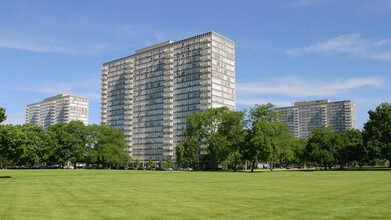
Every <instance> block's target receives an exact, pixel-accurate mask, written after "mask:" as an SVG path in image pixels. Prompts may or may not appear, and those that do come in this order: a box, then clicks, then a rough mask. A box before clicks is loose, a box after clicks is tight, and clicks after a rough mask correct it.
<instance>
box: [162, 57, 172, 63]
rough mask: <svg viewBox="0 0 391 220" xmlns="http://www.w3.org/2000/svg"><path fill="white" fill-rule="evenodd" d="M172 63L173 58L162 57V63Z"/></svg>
mask: <svg viewBox="0 0 391 220" xmlns="http://www.w3.org/2000/svg"><path fill="white" fill-rule="evenodd" d="M172 63H174V59H173V58H167V57H166V59H164V64H172Z"/></svg>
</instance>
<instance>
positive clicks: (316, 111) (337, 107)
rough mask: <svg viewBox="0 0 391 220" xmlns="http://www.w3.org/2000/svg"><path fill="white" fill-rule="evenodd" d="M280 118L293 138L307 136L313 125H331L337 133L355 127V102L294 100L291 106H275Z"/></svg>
mask: <svg viewBox="0 0 391 220" xmlns="http://www.w3.org/2000/svg"><path fill="white" fill-rule="evenodd" d="M276 110H277V111H279V112H280V120H281V122H283V123H287V124H288V125H289V127H290V128H291V133H292V134H293V135H294V136H295V138H307V137H309V136H311V132H312V130H313V129H314V128H315V127H321V126H323V125H324V126H326V127H331V128H332V129H333V130H334V131H336V132H337V133H342V132H343V131H345V130H348V129H355V128H357V113H356V103H354V102H352V101H350V100H347V101H338V102H331V101H330V100H329V99H322V100H315V101H307V102H306V101H302V102H295V103H294V105H293V106H291V107H284V108H276Z"/></svg>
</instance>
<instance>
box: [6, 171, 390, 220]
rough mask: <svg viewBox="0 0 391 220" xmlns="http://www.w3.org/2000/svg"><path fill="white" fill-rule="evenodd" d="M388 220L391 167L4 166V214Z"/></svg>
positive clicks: (17, 216)
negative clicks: (133, 168) (190, 168)
mask: <svg viewBox="0 0 391 220" xmlns="http://www.w3.org/2000/svg"><path fill="white" fill-rule="evenodd" d="M335 218H336V219H370V218H379V219H390V218H391V170H376V171H374V170H371V171H275V172H257V173H245V172H238V173H233V172H168V171H127V170H0V219H335Z"/></svg>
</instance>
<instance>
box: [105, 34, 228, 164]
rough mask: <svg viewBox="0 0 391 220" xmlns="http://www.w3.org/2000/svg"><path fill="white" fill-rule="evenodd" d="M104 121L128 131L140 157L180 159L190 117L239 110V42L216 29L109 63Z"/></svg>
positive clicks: (131, 149)
mask: <svg viewBox="0 0 391 220" xmlns="http://www.w3.org/2000/svg"><path fill="white" fill-rule="evenodd" d="M101 70H102V101H101V104H102V105H101V106H102V107H101V123H102V124H106V125H109V126H114V127H116V128H117V129H121V130H123V131H124V134H125V139H126V141H127V144H128V149H127V150H128V151H129V153H130V155H131V156H132V157H133V158H134V159H139V160H140V161H141V162H147V161H148V160H153V161H159V160H169V159H171V160H174V161H175V160H176V158H175V146H176V144H177V143H179V142H180V141H183V137H182V134H181V133H182V131H183V129H184V128H185V126H186V115H188V114H191V113H194V112H199V111H202V110H205V109H208V108H217V107H222V106H227V107H229V108H230V109H233V110H234V109H235V47H234V42H233V41H232V40H230V39H228V38H226V37H223V36H221V35H219V34H217V33H215V32H208V33H205V34H200V35H197V36H194V37H191V38H188V39H184V40H180V41H177V42H173V41H166V42H163V43H160V44H157V45H154V46H150V47H147V48H144V49H141V50H137V51H136V52H135V54H133V55H130V56H126V57H123V58H120V59H117V60H113V61H110V62H107V63H104V64H103V67H102V68H101Z"/></svg>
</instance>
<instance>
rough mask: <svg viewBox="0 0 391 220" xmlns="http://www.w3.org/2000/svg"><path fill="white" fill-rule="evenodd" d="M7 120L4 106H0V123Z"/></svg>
mask: <svg viewBox="0 0 391 220" xmlns="http://www.w3.org/2000/svg"><path fill="white" fill-rule="evenodd" d="M5 120H7V116H6V115H5V108H2V107H0V123H1V122H3V121H5Z"/></svg>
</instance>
